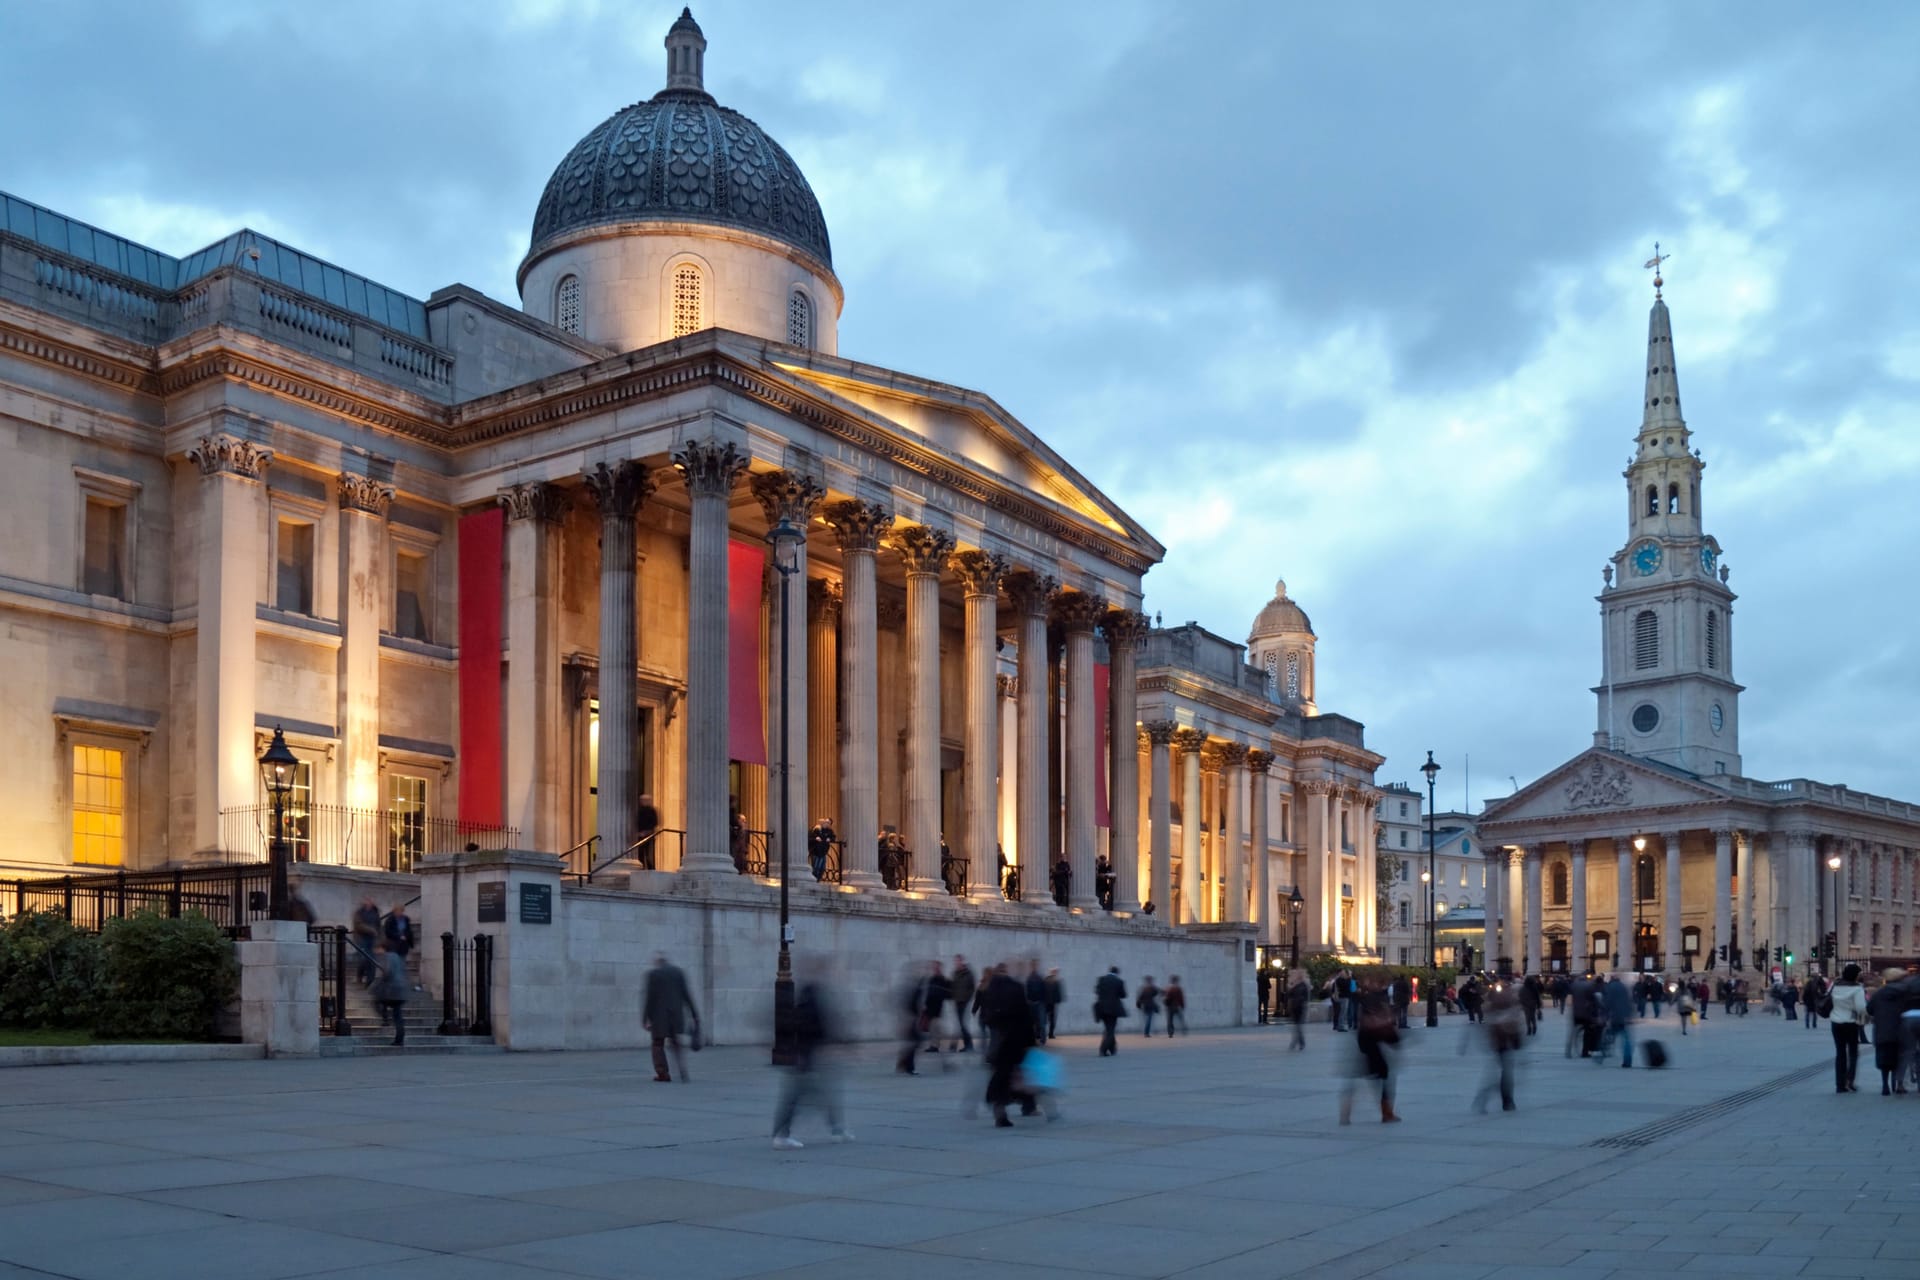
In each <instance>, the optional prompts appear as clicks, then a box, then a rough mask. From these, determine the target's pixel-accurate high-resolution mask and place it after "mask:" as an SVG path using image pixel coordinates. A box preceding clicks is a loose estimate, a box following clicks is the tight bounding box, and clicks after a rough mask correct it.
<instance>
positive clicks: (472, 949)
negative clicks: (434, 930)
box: [440, 933, 493, 1036]
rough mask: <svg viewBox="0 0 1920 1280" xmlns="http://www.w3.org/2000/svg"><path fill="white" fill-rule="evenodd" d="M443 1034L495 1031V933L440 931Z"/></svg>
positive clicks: (441, 1018)
mask: <svg viewBox="0 0 1920 1280" xmlns="http://www.w3.org/2000/svg"><path fill="white" fill-rule="evenodd" d="M440 1034H441V1035H443V1036H490V1035H492V1034H493V936H492V935H491V934H485V933H476V934H475V935H474V936H473V937H471V938H468V939H467V940H466V941H465V942H462V941H460V940H459V939H458V938H456V937H454V936H453V935H452V934H451V933H443V934H441V935H440Z"/></svg>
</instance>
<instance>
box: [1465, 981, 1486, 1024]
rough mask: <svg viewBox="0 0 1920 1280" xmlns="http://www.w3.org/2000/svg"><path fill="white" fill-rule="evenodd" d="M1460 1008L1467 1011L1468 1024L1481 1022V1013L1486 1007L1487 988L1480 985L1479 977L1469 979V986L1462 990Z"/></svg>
mask: <svg viewBox="0 0 1920 1280" xmlns="http://www.w3.org/2000/svg"><path fill="white" fill-rule="evenodd" d="M1459 1000H1460V1007H1461V1008H1462V1009H1465V1010H1466V1011H1467V1021H1468V1022H1479V1021H1481V1016H1480V1011H1481V1009H1482V1008H1484V1007H1485V1006H1486V1001H1487V993H1486V988H1484V987H1482V986H1481V985H1480V979H1479V978H1477V977H1474V978H1468V979H1467V984H1466V985H1465V986H1463V987H1461V988H1460V995H1459Z"/></svg>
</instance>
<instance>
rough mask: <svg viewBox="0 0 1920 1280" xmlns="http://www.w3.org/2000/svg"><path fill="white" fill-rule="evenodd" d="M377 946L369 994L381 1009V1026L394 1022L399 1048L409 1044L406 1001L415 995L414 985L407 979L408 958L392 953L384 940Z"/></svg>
mask: <svg viewBox="0 0 1920 1280" xmlns="http://www.w3.org/2000/svg"><path fill="white" fill-rule="evenodd" d="M374 946H375V950H374V978H373V986H372V988H371V990H370V992H369V994H371V995H372V996H373V1003H374V1007H375V1008H377V1009H379V1010H380V1019H381V1025H383V1026H384V1025H385V1024H386V1023H387V1021H389V1020H391V1021H392V1023H393V1043H394V1045H395V1046H396V1047H398V1046H401V1045H404V1044H406V1042H407V1015H406V1008H407V998H408V997H409V996H411V995H412V994H413V983H412V982H410V981H409V980H408V978H407V960H406V957H405V956H403V955H401V954H400V953H399V952H397V951H393V950H390V949H389V948H388V946H387V944H386V940H385V939H382V940H381V941H379V942H377V943H375V944H374Z"/></svg>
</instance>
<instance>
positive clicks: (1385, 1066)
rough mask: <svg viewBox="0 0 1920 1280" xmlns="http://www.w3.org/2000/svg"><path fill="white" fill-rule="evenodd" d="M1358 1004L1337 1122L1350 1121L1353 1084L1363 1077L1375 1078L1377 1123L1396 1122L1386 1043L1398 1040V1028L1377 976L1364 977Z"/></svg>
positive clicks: (1391, 1007)
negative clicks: (1377, 1092) (1378, 1101)
mask: <svg viewBox="0 0 1920 1280" xmlns="http://www.w3.org/2000/svg"><path fill="white" fill-rule="evenodd" d="M1359 1005H1360V1011H1359V1014H1358V1016H1356V1017H1355V1018H1354V1020H1353V1029H1354V1037H1353V1049H1354V1054H1353V1057H1352V1058H1351V1059H1350V1060H1349V1063H1348V1066H1347V1075H1346V1079H1345V1080H1344V1081H1343V1082H1342V1086H1341V1090H1340V1123H1341V1124H1352V1123H1353V1094H1354V1085H1355V1082H1356V1081H1358V1080H1360V1079H1362V1078H1365V1079H1369V1080H1373V1081H1375V1082H1376V1084H1375V1087H1376V1088H1377V1089H1378V1090H1379V1092H1380V1123H1381V1124H1396V1123H1398V1122H1399V1120H1400V1117H1399V1116H1398V1115H1397V1114H1395V1112H1394V1109H1393V1100H1394V1083H1395V1082H1394V1078H1393V1073H1392V1065H1391V1063H1390V1062H1389V1061H1388V1059H1387V1046H1388V1045H1395V1044H1398V1043H1400V1028H1399V1025H1398V1023H1396V1022H1395V1021H1394V1016H1393V1002H1392V1000H1391V998H1390V997H1389V996H1388V995H1387V992H1386V988H1385V986H1384V984H1382V983H1381V981H1380V979H1378V978H1368V979H1367V986H1366V988H1365V990H1364V991H1362V993H1361V995H1360V997H1359Z"/></svg>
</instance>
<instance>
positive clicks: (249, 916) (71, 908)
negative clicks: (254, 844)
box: [0, 863, 271, 937]
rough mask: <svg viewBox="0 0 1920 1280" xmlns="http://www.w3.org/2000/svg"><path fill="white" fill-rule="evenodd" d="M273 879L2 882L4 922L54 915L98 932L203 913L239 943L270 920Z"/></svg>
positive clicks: (246, 869)
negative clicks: (153, 917)
mask: <svg viewBox="0 0 1920 1280" xmlns="http://www.w3.org/2000/svg"><path fill="white" fill-rule="evenodd" d="M270 879H271V876H270V874H269V872H268V870H267V867H266V865H265V864H264V863H263V864H258V865H235V866H224V867H196V868H192V869H182V870H178V871H114V872H107V873H104V874H99V875H77V876H75V875H68V876H52V877H46V878H42V879H36V880H0V916H5V917H7V918H11V917H13V916H17V915H21V914H24V913H25V912H28V911H52V912H56V913H58V914H59V915H62V916H65V917H66V918H67V919H68V920H70V921H72V922H73V924H74V925H75V926H76V927H78V928H81V929H88V930H92V931H95V932H98V931H99V930H100V929H101V928H102V927H103V926H104V925H105V924H106V923H107V921H109V920H117V919H123V918H125V917H126V916H130V915H134V914H136V913H138V912H141V911H152V912H157V913H158V914H160V915H163V916H167V917H169V918H172V919H178V918H179V917H181V916H183V915H186V914H188V913H190V912H195V911H197V912H199V913H200V914H201V915H203V916H205V917H207V919H209V920H211V921H213V922H214V923H215V924H216V925H218V926H220V928H221V929H222V930H224V931H225V932H226V933H227V935H228V936H229V937H233V936H237V935H239V934H240V933H241V932H243V931H244V930H245V929H246V927H247V926H248V925H249V924H251V923H253V922H254V921H255V920H265V919H266V918H267V916H268V910H267V892H268V884H269V881H270Z"/></svg>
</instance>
